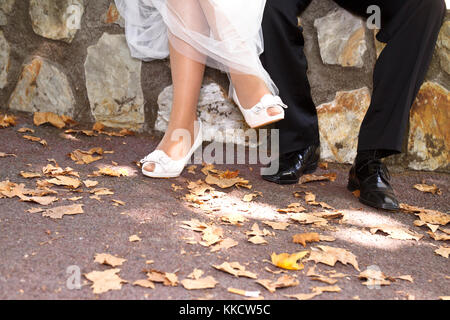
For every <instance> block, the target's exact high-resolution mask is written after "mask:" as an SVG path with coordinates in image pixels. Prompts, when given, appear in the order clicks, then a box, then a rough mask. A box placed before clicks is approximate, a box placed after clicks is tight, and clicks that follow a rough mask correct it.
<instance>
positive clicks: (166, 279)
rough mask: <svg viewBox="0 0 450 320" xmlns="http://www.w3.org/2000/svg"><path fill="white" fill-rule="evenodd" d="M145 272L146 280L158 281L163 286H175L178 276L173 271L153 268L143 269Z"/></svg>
mask: <svg viewBox="0 0 450 320" xmlns="http://www.w3.org/2000/svg"><path fill="white" fill-rule="evenodd" d="M144 272H146V273H147V277H148V278H147V280H148V281H151V282H160V283H162V284H163V285H165V286H171V287H176V286H177V285H178V277H177V275H176V274H175V273H169V272H161V271H158V270H155V269H150V270H144Z"/></svg>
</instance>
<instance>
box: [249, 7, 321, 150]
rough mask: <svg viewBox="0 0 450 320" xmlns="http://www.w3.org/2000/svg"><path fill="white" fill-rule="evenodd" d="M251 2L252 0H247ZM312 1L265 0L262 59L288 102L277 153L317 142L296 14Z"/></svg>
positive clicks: (313, 109)
mask: <svg viewBox="0 0 450 320" xmlns="http://www.w3.org/2000/svg"><path fill="white" fill-rule="evenodd" d="M249 1H251V0H249ZM309 2H311V0H268V1H267V6H266V10H265V13H264V19H263V33H264V53H263V54H262V55H261V61H262V63H263V65H264V68H265V69H266V70H267V71H268V72H269V74H270V76H271V77H272V79H273V81H274V82H275V84H276V85H277V87H278V89H279V90H280V97H281V99H282V100H283V102H284V103H285V104H287V105H288V109H286V115H285V118H284V120H282V121H280V122H278V123H277V124H276V128H277V129H280V153H281V154H285V153H288V152H292V151H298V150H301V149H304V148H306V147H308V146H310V145H319V128H318V120H317V112H316V107H315V105H314V102H313V100H312V98H311V88H310V85H309V82H308V78H307V75H306V72H307V69H308V63H307V61H306V57H305V55H304V53H303V46H304V41H303V34H302V30H301V28H300V27H298V20H297V15H298V14H299V13H300V10H302V9H303V8H304V7H305V6H307V4H309Z"/></svg>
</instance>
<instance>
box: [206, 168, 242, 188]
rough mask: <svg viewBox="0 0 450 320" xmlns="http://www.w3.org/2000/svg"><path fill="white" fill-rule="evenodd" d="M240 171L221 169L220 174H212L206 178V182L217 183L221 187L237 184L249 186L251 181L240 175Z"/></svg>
mask: <svg viewBox="0 0 450 320" xmlns="http://www.w3.org/2000/svg"><path fill="white" fill-rule="evenodd" d="M238 174H239V171H228V170H227V171H221V172H218V174H211V173H208V175H207V176H206V178H205V182H206V183H207V184H209V185H216V186H218V187H219V188H221V189H227V188H231V187H232V186H234V185H236V186H238V187H246V188H248V187H249V181H248V180H245V179H244V178H241V177H239V176H238Z"/></svg>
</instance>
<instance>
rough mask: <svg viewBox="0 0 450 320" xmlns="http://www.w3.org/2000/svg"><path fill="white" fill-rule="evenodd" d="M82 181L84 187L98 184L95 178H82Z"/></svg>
mask: <svg viewBox="0 0 450 320" xmlns="http://www.w3.org/2000/svg"><path fill="white" fill-rule="evenodd" d="M83 183H84V185H85V186H86V188H92V187H95V186H96V185H98V181H95V180H84V181H83Z"/></svg>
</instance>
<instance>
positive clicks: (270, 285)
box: [255, 274, 299, 293]
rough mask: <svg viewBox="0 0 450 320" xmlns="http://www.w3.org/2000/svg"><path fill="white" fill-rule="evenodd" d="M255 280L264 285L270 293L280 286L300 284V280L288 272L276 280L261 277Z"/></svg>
mask: <svg viewBox="0 0 450 320" xmlns="http://www.w3.org/2000/svg"><path fill="white" fill-rule="evenodd" d="M255 282H256V283H258V284H260V285H262V286H263V287H264V288H266V289H267V290H268V291H269V292H270V293H274V292H275V291H276V290H277V289H279V288H287V287H295V286H297V285H298V284H299V281H298V280H297V279H295V278H294V277H292V276H290V275H288V274H285V275H282V276H281V277H279V278H278V279H277V280H276V281H273V280H269V279H261V280H256V281H255Z"/></svg>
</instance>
